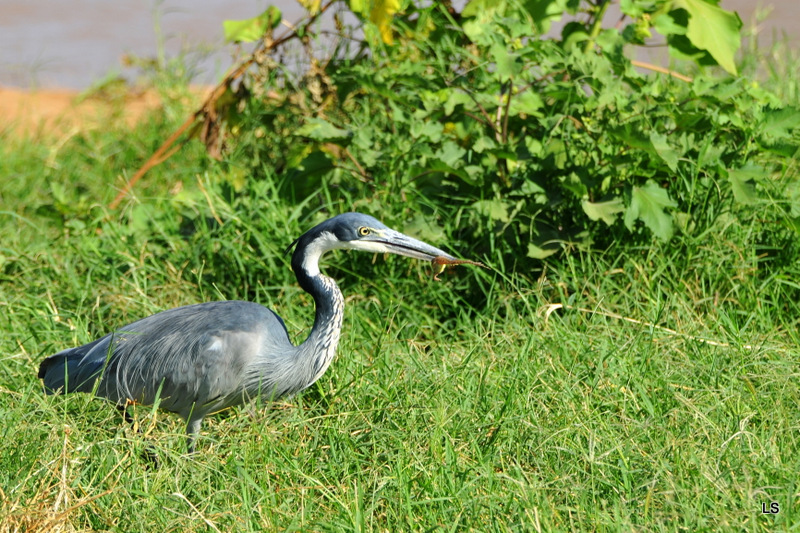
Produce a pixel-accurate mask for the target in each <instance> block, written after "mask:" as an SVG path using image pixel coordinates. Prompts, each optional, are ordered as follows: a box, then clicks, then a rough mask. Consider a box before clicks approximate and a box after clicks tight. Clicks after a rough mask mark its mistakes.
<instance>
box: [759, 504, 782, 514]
mask: <svg viewBox="0 0 800 533" xmlns="http://www.w3.org/2000/svg"><path fill="white" fill-rule="evenodd" d="M780 512H781V506H780V505H779V504H778V502H770V503H762V504H761V514H778V513H780Z"/></svg>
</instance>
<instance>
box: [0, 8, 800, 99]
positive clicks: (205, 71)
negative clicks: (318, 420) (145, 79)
mask: <svg viewBox="0 0 800 533" xmlns="http://www.w3.org/2000/svg"><path fill="white" fill-rule="evenodd" d="M270 4H274V5H276V6H278V7H280V8H281V9H282V10H283V13H284V16H285V17H286V18H288V19H289V20H296V19H298V18H299V17H300V16H302V9H301V8H300V6H299V4H298V2H297V1H296V0H276V1H272V2H268V1H266V0H160V1H159V0H33V1H30V0H27V1H25V0H0V85H6V86H15V87H64V88H73V89H84V88H86V87H89V86H90V85H91V84H92V83H94V82H96V81H98V80H99V79H102V78H103V77H104V76H106V75H107V74H109V73H110V72H113V71H119V72H120V73H122V74H124V75H126V76H127V77H129V78H130V77H135V74H136V71H135V70H132V69H124V68H123V67H122V64H121V59H122V57H123V56H124V55H125V54H131V55H134V56H139V57H156V56H157V54H158V44H157V43H158V42H159V40H158V39H157V36H156V27H157V26H160V28H161V34H162V36H163V39H162V40H163V43H164V48H163V49H164V53H165V54H166V55H167V56H174V55H176V54H178V53H179V52H180V50H181V49H194V50H197V49H198V48H206V49H208V50H211V51H213V53H211V54H210V55H209V56H208V57H206V58H205V59H203V60H199V56H198V54H195V55H193V56H191V57H194V58H195V59H196V60H197V61H198V63H197V65H198V67H199V70H200V72H199V75H198V77H197V78H196V82H198V83H213V82H214V81H216V80H218V79H219V78H220V76H221V75H222V74H223V73H224V72H225V70H226V69H227V68H228V66H230V49H226V48H225V46H224V44H223V38H222V20H224V19H243V18H249V17H252V16H254V15H256V14H258V13H259V12H261V11H262V10H263V9H265V8H266V6H268V5H270ZM764 4H765V5H770V4H771V5H773V6H775V7H774V8H773V10H772V14H771V15H770V17H769V18H768V19H767V21H766V22H764V23H763V24H761V25H760V26H759V28H760V37H759V38H760V40H761V41H762V42H764V43H767V42H770V41H771V40H772V36H773V35H774V34H775V33H776V32H778V33H780V32H785V33H786V34H787V35H788V36H789V38H790V39H791V41H792V42H793V43H794V44H795V45H800V0H766V1H765V2H764ZM757 5H758V3H757V2H756V1H753V0H722V1H721V6H722V7H724V8H725V9H729V10H734V11H737V12H738V13H739V15H740V16H741V17H742V20H743V21H745V24H748V22H749V21H751V20H752V18H753V14H754V12H755V11H756V6H757Z"/></svg>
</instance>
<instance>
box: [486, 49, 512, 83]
mask: <svg viewBox="0 0 800 533" xmlns="http://www.w3.org/2000/svg"><path fill="white" fill-rule="evenodd" d="M489 52H490V53H491V55H492V58H493V59H494V63H495V67H496V68H497V70H496V72H497V75H498V77H499V78H500V80H501V81H505V80H507V79H509V78H513V77H514V76H516V74H517V73H518V68H517V67H518V66H517V64H516V58H517V56H516V54H512V53H510V52H509V51H508V48H506V45H505V44H504V43H503V44H501V43H494V44H492V46H491V47H490V48H489Z"/></svg>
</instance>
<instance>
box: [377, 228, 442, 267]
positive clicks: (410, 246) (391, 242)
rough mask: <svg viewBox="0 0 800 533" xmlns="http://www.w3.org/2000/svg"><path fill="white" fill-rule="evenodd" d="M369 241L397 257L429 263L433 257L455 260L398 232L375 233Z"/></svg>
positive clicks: (387, 230) (389, 230)
mask: <svg viewBox="0 0 800 533" xmlns="http://www.w3.org/2000/svg"><path fill="white" fill-rule="evenodd" d="M370 240H371V241H372V242H375V243H378V244H381V245H383V246H385V247H386V251H387V252H389V253H393V254H397V255H404V256H406V257H413V258H414V259H423V260H425V261H430V260H431V259H433V258H435V257H446V258H447V259H451V260H455V257H453V256H452V255H450V254H448V253H447V252H445V251H444V250H440V249H439V248H435V247H433V246H431V245H430V244H426V243H424V242H422V241H418V240H417V239H413V238H411V237H409V236H408V235H403V234H402V233H400V232H399V231H395V230H392V229H385V230H383V231H381V232H380V233H379V234H378V233H376V234H375V235H374V238H373V239H370Z"/></svg>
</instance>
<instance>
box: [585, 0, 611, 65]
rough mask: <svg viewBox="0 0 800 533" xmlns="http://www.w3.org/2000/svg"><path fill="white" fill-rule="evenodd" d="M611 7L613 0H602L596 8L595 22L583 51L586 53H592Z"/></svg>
mask: <svg viewBox="0 0 800 533" xmlns="http://www.w3.org/2000/svg"><path fill="white" fill-rule="evenodd" d="M610 5H611V0H601V1H600V3H598V4H597V6H596V7H595V13H594V22H592V29H591V30H590V31H589V40H588V42H587V43H586V48H585V49H584V50H583V51H584V53H587V54H588V53H589V52H591V51H592V46H593V45H594V40H595V39H596V38H597V36H598V35H600V30H601V29H603V17H604V16H605V14H606V10H607V9H608V6H610Z"/></svg>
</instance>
